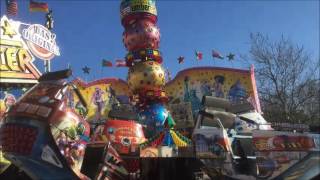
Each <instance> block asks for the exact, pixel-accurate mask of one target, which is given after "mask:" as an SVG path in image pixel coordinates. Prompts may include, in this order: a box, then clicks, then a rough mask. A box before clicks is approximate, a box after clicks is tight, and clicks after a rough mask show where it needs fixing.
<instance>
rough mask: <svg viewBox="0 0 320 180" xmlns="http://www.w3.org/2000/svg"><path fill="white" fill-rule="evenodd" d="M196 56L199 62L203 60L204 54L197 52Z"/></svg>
mask: <svg viewBox="0 0 320 180" xmlns="http://www.w3.org/2000/svg"><path fill="white" fill-rule="evenodd" d="M195 54H196V58H197V60H201V59H202V52H200V51H196V52H195Z"/></svg>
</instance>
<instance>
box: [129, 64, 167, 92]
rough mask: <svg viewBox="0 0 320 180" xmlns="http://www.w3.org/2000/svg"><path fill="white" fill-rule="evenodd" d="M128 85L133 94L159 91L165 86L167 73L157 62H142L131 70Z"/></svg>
mask: <svg viewBox="0 0 320 180" xmlns="http://www.w3.org/2000/svg"><path fill="white" fill-rule="evenodd" d="M128 84H129V87H130V89H131V90H132V91H133V92H138V91H139V90H142V89H149V90H152V89H159V88H161V87H163V86H164V84H165V72H164V70H163V69H162V67H161V65H160V64H159V63H157V62H153V61H146V62H140V63H137V64H136V65H135V66H133V67H131V68H130V69H129V73H128Z"/></svg>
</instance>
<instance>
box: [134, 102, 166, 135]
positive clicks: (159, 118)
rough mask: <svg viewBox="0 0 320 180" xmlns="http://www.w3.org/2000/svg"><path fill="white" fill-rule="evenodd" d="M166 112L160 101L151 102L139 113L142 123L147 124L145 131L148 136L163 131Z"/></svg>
mask: <svg viewBox="0 0 320 180" xmlns="http://www.w3.org/2000/svg"><path fill="white" fill-rule="evenodd" d="M168 114H169V112H168V111H167V110H166V108H165V106H164V105H163V104H161V103H156V104H151V105H149V106H147V107H145V108H144V109H143V110H142V112H140V113H139V115H140V117H141V119H142V123H143V124H145V125H146V126H147V129H146V132H147V134H148V135H150V136H153V135H154V134H156V133H158V132H161V131H163V128H164V124H165V121H166V119H167V118H168Z"/></svg>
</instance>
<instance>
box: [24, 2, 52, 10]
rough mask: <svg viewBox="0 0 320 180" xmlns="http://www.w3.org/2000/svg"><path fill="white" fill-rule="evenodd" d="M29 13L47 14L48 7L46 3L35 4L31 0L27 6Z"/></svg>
mask: <svg viewBox="0 0 320 180" xmlns="http://www.w3.org/2000/svg"><path fill="white" fill-rule="evenodd" d="M29 11H30V12H49V6H48V4H47V3H44V2H35V1H32V0H31V1H30V4H29Z"/></svg>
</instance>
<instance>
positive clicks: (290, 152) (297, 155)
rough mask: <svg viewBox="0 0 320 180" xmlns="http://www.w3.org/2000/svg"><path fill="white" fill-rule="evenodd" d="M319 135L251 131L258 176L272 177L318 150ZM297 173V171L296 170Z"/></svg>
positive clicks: (319, 148) (319, 149) (319, 147)
mask: <svg viewBox="0 0 320 180" xmlns="http://www.w3.org/2000/svg"><path fill="white" fill-rule="evenodd" d="M319 142H320V135H319V134H305V133H293V132H284V131H263V130H255V131H253V140H252V144H253V147H254V149H255V155H256V156H257V167H258V169H259V177H261V178H265V179H267V178H273V177H276V176H278V175H279V174H280V173H282V172H283V171H285V170H287V169H288V168H289V167H291V166H292V165H294V164H295V163H297V162H298V161H299V160H301V159H303V158H304V157H305V156H306V155H307V154H308V153H310V152H314V151H320V146H319ZM297 173H299V172H297Z"/></svg>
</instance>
